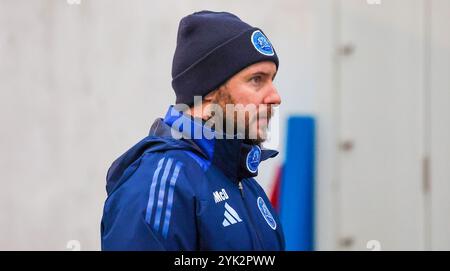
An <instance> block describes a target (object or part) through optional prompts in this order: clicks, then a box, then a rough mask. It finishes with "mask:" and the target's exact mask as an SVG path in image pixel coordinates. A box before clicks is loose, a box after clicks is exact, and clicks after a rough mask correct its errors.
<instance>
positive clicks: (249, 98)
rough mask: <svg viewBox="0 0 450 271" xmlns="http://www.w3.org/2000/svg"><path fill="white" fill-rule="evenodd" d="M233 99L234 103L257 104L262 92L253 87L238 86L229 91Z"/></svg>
mask: <svg viewBox="0 0 450 271" xmlns="http://www.w3.org/2000/svg"><path fill="white" fill-rule="evenodd" d="M231 94H232V95H231V96H232V98H233V101H234V102H235V104H242V105H244V106H245V105H248V104H254V105H259V104H261V103H262V101H263V98H264V97H263V96H262V93H261V92H259V91H255V90H254V89H253V88H251V87H248V86H241V87H240V88H235V91H233V92H232V93H231Z"/></svg>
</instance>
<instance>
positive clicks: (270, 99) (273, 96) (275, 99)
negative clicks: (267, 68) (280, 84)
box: [264, 83, 281, 106]
mask: <svg viewBox="0 0 450 271" xmlns="http://www.w3.org/2000/svg"><path fill="white" fill-rule="evenodd" d="M264 104H270V105H275V106H278V105H280V104H281V97H280V95H279V94H278V90H277V89H276V88H275V86H274V85H273V83H271V86H270V90H269V92H268V93H267V96H266V97H264Z"/></svg>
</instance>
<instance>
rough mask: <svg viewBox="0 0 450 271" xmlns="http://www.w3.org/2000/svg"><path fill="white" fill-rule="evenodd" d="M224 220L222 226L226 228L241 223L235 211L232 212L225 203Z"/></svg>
mask: <svg viewBox="0 0 450 271" xmlns="http://www.w3.org/2000/svg"><path fill="white" fill-rule="evenodd" d="M224 216H225V218H224V219H223V222H222V225H223V226H224V227H228V226H230V225H232V224H236V223H239V222H242V219H241V218H240V217H239V215H238V213H237V212H236V210H234V209H233V208H232V207H231V206H230V205H229V204H228V203H227V202H225V213H224Z"/></svg>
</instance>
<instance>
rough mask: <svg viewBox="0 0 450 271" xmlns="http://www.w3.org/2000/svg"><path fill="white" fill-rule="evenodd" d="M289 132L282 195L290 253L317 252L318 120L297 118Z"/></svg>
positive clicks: (290, 123)
mask: <svg viewBox="0 0 450 271" xmlns="http://www.w3.org/2000/svg"><path fill="white" fill-rule="evenodd" d="M287 129H288V130H287V144H286V156H285V159H286V160H285V163H284V167H283V173H282V179H281V194H280V219H281V224H282V226H283V229H284V233H285V237H286V250H303V251H304V250H314V168H315V165H314V164H315V163H314V160H315V120H314V118H313V117H309V116H293V117H290V118H289V119H288V127H287Z"/></svg>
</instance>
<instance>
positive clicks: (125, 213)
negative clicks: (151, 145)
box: [101, 153, 202, 250]
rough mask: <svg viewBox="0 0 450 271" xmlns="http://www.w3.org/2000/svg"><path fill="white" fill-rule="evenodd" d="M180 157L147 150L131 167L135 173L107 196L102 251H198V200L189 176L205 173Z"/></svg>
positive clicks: (103, 219) (102, 228) (103, 220)
mask: <svg viewBox="0 0 450 271" xmlns="http://www.w3.org/2000/svg"><path fill="white" fill-rule="evenodd" d="M179 158H180V157H178V158H177V157H176V156H175V155H167V154H161V153H148V154H145V155H143V156H142V157H141V158H140V159H139V160H137V161H136V162H135V163H134V164H133V165H131V166H130V168H135V169H134V172H133V173H130V174H128V175H129V177H128V179H127V180H126V181H124V182H122V184H121V185H120V186H119V187H118V188H117V189H116V190H115V191H114V192H113V193H112V194H111V195H110V196H109V197H108V198H107V200H106V203H105V207H104V212H103V218H102V225H101V231H102V250H196V249H197V247H198V244H197V228H196V199H195V193H194V190H193V188H192V186H191V182H190V181H189V179H190V178H192V177H194V176H196V175H198V174H201V173H202V172H200V171H198V170H197V169H196V168H195V165H193V164H192V162H189V161H188V160H186V159H179ZM124 175H125V174H124ZM197 177H198V176H197Z"/></svg>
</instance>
